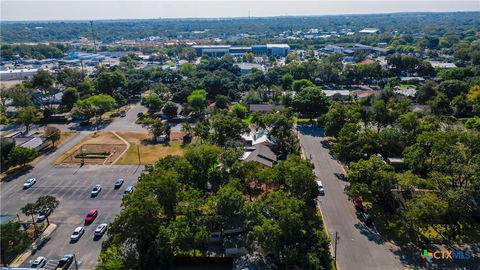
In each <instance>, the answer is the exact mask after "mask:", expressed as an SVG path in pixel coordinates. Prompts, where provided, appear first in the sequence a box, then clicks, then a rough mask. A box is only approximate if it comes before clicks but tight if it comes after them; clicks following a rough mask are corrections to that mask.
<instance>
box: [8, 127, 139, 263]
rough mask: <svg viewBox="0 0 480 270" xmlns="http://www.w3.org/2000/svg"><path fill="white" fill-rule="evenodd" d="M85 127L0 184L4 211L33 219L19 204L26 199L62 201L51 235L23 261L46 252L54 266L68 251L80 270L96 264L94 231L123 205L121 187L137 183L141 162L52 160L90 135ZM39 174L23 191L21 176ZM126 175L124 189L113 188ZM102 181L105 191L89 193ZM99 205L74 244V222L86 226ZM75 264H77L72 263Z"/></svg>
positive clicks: (53, 217)
mask: <svg viewBox="0 0 480 270" xmlns="http://www.w3.org/2000/svg"><path fill="white" fill-rule="evenodd" d="M88 134H89V133H87V132H82V133H80V134H79V135H77V136H76V137H74V138H73V139H71V140H70V141H68V142H67V143H66V144H64V145H62V146H61V147H60V148H59V149H58V150H57V151H55V152H52V153H51V154H49V155H46V156H44V157H42V159H41V160H40V161H39V162H37V163H36V164H35V167H34V168H33V169H32V170H31V171H30V172H28V173H27V174H25V175H23V176H20V177H18V178H16V179H13V180H10V181H8V182H2V183H0V194H1V213H2V214H4V215H16V214H19V215H20V218H21V219H22V220H26V221H29V220H30V218H29V217H26V216H24V215H23V214H22V213H21V211H20V208H21V207H22V206H24V205H25V204H26V203H28V202H34V201H35V200H36V199H37V198H38V197H39V196H42V195H53V196H55V197H57V198H58V199H59V200H60V204H59V207H58V208H57V209H56V210H55V212H54V213H53V214H52V215H51V216H50V222H52V223H55V224H57V225H58V226H57V229H56V230H55V232H54V233H53V234H52V236H51V240H50V241H49V242H48V243H47V244H46V245H45V246H44V247H43V248H42V249H41V250H39V251H38V252H37V253H36V254H35V255H34V256H31V257H30V258H28V260H27V261H26V262H25V263H24V265H22V266H29V264H30V263H29V262H30V261H31V260H34V259H35V258H36V257H37V256H45V257H46V258H47V259H48V260H49V264H48V265H49V266H52V267H53V266H55V264H56V262H57V261H58V259H60V258H61V257H62V256H63V255H64V254H67V253H75V254H76V256H77V259H78V261H79V262H80V269H93V268H94V267H95V264H96V263H97V258H98V255H99V254H100V248H101V243H102V241H103V239H104V238H102V239H101V240H100V241H93V231H94V230H95V227H96V226H97V225H98V224H100V223H104V222H106V223H110V222H112V221H113V219H114V218H115V216H116V215H117V214H118V213H119V212H120V210H121V207H120V205H121V199H122V192H123V189H124V188H125V187H127V186H128V185H135V183H136V181H137V179H138V176H139V175H140V173H141V171H142V170H143V166H136V165H134V166H115V165H114V166H96V165H86V166H83V167H81V168H80V167H79V166H78V165H53V163H52V161H53V160H54V159H55V158H56V157H57V156H58V155H60V154H61V153H63V152H64V151H66V150H67V149H69V148H70V147H72V146H73V145H75V144H76V143H77V142H78V141H80V140H81V139H83V138H84V137H85V136H88ZM29 177H36V178H37V183H36V184H35V185H34V186H32V187H31V188H30V189H28V190H22V186H23V181H24V180H25V179H27V178H29ZM116 178H124V179H125V183H124V184H123V186H122V188H120V190H114V189H113V181H114V179H116ZM96 184H100V185H102V191H101V192H100V194H99V195H98V197H96V198H91V197H90V192H91V189H92V188H93V186H94V185H96ZM94 208H95V209H98V211H99V216H98V218H97V219H96V220H95V221H94V222H93V223H92V224H91V225H88V226H86V232H85V234H84V235H83V236H82V238H81V239H80V240H79V241H78V242H77V243H73V244H70V243H69V237H70V235H71V233H72V231H73V230H74V229H75V227H76V226H79V225H82V224H83V220H84V218H85V215H86V214H87V212H88V211H89V210H90V209H94ZM71 268H72V269H73V267H71Z"/></svg>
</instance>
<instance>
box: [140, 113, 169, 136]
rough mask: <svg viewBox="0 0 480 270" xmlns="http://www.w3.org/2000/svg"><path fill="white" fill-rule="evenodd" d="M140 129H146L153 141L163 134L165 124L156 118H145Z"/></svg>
mask: <svg viewBox="0 0 480 270" xmlns="http://www.w3.org/2000/svg"><path fill="white" fill-rule="evenodd" d="M142 127H146V128H147V129H148V131H150V133H151V134H152V136H153V140H155V139H156V138H157V137H158V136H161V135H163V134H165V124H164V123H163V121H162V120H161V119H158V118H145V119H144V120H143V122H142Z"/></svg>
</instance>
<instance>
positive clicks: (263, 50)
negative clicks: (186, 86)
mask: <svg viewBox="0 0 480 270" xmlns="http://www.w3.org/2000/svg"><path fill="white" fill-rule="evenodd" d="M192 48H194V49H195V52H196V53H197V56H204V55H207V56H211V57H222V56H224V55H225V54H231V55H236V56H238V55H243V54H245V53H248V52H251V53H253V54H255V55H267V56H275V57H277V56H287V54H289V53H290V51H291V49H290V46H289V45H288V44H265V45H254V46H251V47H232V46H230V45H195V46H192Z"/></svg>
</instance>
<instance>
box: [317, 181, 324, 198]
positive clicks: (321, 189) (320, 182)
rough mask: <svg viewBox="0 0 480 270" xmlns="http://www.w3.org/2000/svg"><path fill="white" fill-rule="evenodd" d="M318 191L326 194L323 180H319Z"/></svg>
mask: <svg viewBox="0 0 480 270" xmlns="http://www.w3.org/2000/svg"><path fill="white" fill-rule="evenodd" d="M317 186H318V192H319V193H320V195H325V189H324V188H323V184H322V181H319V180H317Z"/></svg>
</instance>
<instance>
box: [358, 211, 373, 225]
mask: <svg viewBox="0 0 480 270" xmlns="http://www.w3.org/2000/svg"><path fill="white" fill-rule="evenodd" d="M360 218H361V219H362V221H363V222H365V224H366V225H368V226H370V225H372V224H373V221H372V217H371V216H370V214H368V213H367V212H365V211H362V212H361V213H360Z"/></svg>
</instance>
